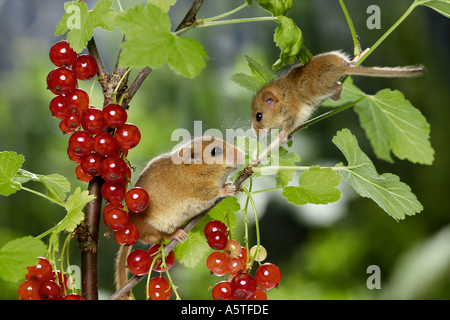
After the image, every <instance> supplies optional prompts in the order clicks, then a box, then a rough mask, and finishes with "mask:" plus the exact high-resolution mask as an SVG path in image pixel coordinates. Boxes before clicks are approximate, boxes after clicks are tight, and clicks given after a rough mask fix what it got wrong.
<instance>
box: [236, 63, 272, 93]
mask: <svg viewBox="0 0 450 320" xmlns="http://www.w3.org/2000/svg"><path fill="white" fill-rule="evenodd" d="M245 58H246V59H247V62H248V66H249V68H250V70H251V72H252V74H251V75H246V74H244V73H235V74H233V75H232V76H231V78H230V79H231V81H233V82H235V83H237V84H238V85H240V86H242V87H244V88H246V89H248V90H250V91H258V90H259V89H260V88H261V87H262V86H264V85H265V84H266V83H268V82H270V81H272V80H274V79H275V78H276V76H275V74H274V73H273V72H272V71H271V70H270V69H268V68H266V67H264V66H263V65H262V64H260V63H258V62H256V61H255V60H254V59H252V58H250V57H249V56H245Z"/></svg>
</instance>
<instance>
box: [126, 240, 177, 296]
mask: <svg viewBox="0 0 450 320" xmlns="http://www.w3.org/2000/svg"><path fill="white" fill-rule="evenodd" d="M160 249H161V245H160V244H154V245H153V246H151V247H150V249H148V251H146V250H144V249H135V250H133V251H132V252H130V254H129V255H128V258H127V266H128V269H130V271H131V273H132V274H134V275H137V276H143V275H146V274H147V273H148V272H149V271H150V268H151V267H152V263H153V259H154V257H156V256H157V255H158V254H164V255H165V253H163V250H160ZM164 263H165V267H164V265H163V261H162V259H161V257H159V258H157V260H156V261H155V262H154V263H153V270H154V271H158V272H163V271H166V270H169V269H170V268H172V266H173V265H174V263H175V254H174V253H173V251H170V252H169V253H168V254H167V256H166V255H165V256H164ZM145 292H146V293H147V295H148V297H149V299H150V300H169V298H170V296H171V295H172V286H171V284H170V282H169V280H167V279H166V278H163V277H162V275H161V274H160V275H159V276H156V277H153V278H151V279H150V281H149V283H148V286H147V287H146V288H145Z"/></svg>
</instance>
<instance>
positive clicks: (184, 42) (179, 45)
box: [167, 34, 208, 79]
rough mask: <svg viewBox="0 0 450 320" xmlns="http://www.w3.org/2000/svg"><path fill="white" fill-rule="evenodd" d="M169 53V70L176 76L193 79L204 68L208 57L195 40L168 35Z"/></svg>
mask: <svg viewBox="0 0 450 320" xmlns="http://www.w3.org/2000/svg"><path fill="white" fill-rule="evenodd" d="M170 36H171V42H169V43H170V47H171V48H170V49H171V52H170V54H169V55H168V57H167V62H168V64H169V67H170V69H172V70H173V71H174V72H175V73H176V74H179V75H182V76H185V77H188V78H191V79H192V78H195V77H196V76H197V75H198V74H199V73H200V71H201V70H202V69H203V68H204V67H206V62H205V59H208V55H207V54H206V52H205V48H203V46H202V45H201V44H200V43H198V42H197V41H195V40H192V39H189V38H183V37H179V36H175V35H173V34H170Z"/></svg>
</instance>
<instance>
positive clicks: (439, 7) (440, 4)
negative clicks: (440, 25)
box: [419, 0, 450, 18]
mask: <svg viewBox="0 0 450 320" xmlns="http://www.w3.org/2000/svg"><path fill="white" fill-rule="evenodd" d="M420 2H423V3H420ZM419 4H421V5H424V6H427V7H430V8H431V9H433V10H435V11H437V12H439V13H440V14H442V15H443V16H446V17H447V18H450V2H449V1H448V0H440V1H419Z"/></svg>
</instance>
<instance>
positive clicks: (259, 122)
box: [252, 87, 283, 137]
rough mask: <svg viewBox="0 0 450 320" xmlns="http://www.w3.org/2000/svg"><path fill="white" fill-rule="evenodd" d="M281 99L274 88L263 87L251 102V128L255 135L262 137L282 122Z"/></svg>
mask: <svg viewBox="0 0 450 320" xmlns="http://www.w3.org/2000/svg"><path fill="white" fill-rule="evenodd" d="M280 106H281V101H280V98H279V97H278V95H277V94H276V93H275V92H274V90H272V89H270V88H266V87H263V88H262V89H261V90H259V91H258V93H257V94H256V95H255V98H254V99H253V103H252V128H253V131H254V133H255V135H256V136H258V137H264V136H266V135H267V134H268V133H269V132H270V131H271V130H273V129H280V128H281V125H282V123H283V118H282V116H283V115H282V114H281V112H280V111H281V110H280V109H281V108H280Z"/></svg>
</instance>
